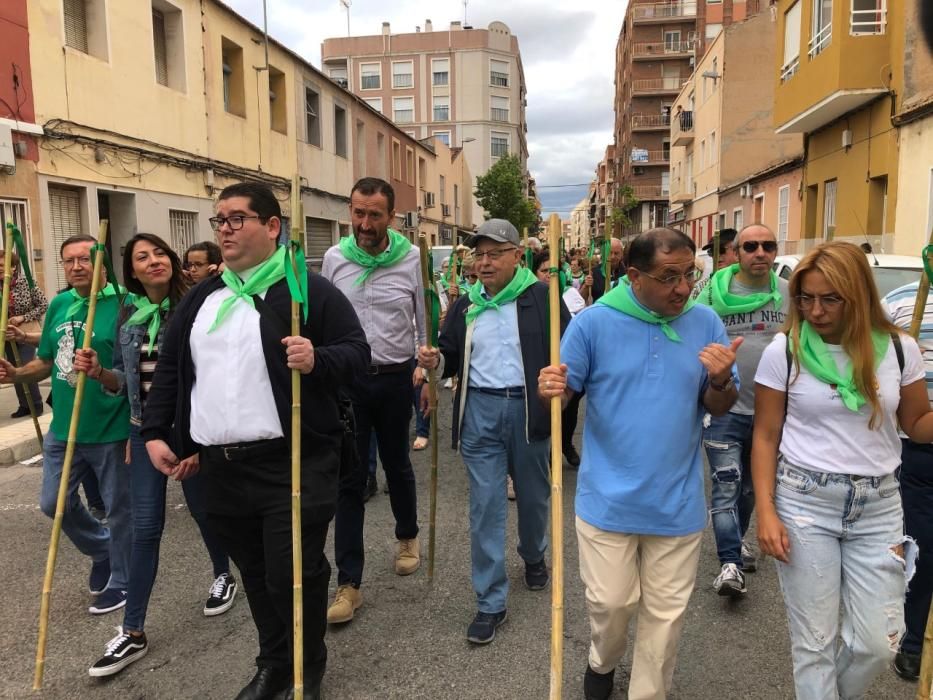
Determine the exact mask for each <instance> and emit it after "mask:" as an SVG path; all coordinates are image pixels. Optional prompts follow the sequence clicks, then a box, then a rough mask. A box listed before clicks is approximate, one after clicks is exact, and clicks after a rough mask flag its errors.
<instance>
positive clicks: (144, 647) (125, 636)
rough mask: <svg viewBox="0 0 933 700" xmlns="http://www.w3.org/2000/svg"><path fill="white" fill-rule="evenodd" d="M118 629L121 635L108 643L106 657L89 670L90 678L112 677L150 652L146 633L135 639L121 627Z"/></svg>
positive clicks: (101, 658)
mask: <svg viewBox="0 0 933 700" xmlns="http://www.w3.org/2000/svg"><path fill="white" fill-rule="evenodd" d="M117 629H118V630H119V631H120V634H118V635H117V636H116V637H114V638H113V639H111V640H110V641H109V642H107V649H106V650H105V651H104V655H103V656H102V657H100V659H98V660H97V661H96V662H95V663H94V665H93V666H91V667H90V668H89V669H88V670H87V672H88V674H89V675H90V676H92V677H94V678H101V677H103V676H112V675H114V674H115V673H119V672H120V671H122V670H123V669H124V668H126V667H127V666H129V665H130V664H131V663H133V662H134V661H139V660H140V659H141V658H143V657H144V656H145V655H146V652H147V651H149V642H147V641H146V635H145V633H140V635H139V636H138V637H135V636H133V635H132V634H130V633H129V632H124V631H123V630H122V629H121V628H120V627H118V628H117Z"/></svg>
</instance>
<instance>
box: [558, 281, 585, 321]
mask: <svg viewBox="0 0 933 700" xmlns="http://www.w3.org/2000/svg"><path fill="white" fill-rule="evenodd" d="M563 299H564V305H565V306H566V307H567V311H569V312H570V315H571V316H576V315H577V314H578V313H580V312H581V311H583V309H585V308H586V300H585V299H584V298H583V297H582V296H580V292H578V291H577V290H576V289H574V288H573V287H567V289H565V290H564V296H563Z"/></svg>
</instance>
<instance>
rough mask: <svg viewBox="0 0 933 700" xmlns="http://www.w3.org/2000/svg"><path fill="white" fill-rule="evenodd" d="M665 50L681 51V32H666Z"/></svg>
mask: <svg viewBox="0 0 933 700" xmlns="http://www.w3.org/2000/svg"><path fill="white" fill-rule="evenodd" d="M664 50H665V51H668V52H673V51H680V32H679V31H678V32H664Z"/></svg>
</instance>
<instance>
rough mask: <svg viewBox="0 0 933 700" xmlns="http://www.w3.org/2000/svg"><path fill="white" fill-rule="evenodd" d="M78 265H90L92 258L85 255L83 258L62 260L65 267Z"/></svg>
mask: <svg viewBox="0 0 933 700" xmlns="http://www.w3.org/2000/svg"><path fill="white" fill-rule="evenodd" d="M78 265H80V266H81V267H90V266H91V258H90V257H87V256H85V257H83V258H65V259H64V260H62V266H63V267H78Z"/></svg>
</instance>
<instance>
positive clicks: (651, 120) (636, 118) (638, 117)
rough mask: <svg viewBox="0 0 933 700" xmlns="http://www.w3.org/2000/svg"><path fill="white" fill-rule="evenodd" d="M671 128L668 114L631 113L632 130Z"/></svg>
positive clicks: (662, 129)
mask: <svg viewBox="0 0 933 700" xmlns="http://www.w3.org/2000/svg"><path fill="white" fill-rule="evenodd" d="M670 128H671V115H669V114H633V115H632V131H667V130H668V129H670Z"/></svg>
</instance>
